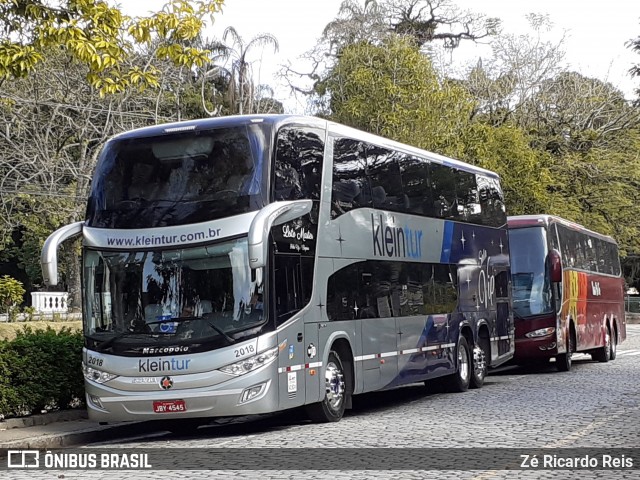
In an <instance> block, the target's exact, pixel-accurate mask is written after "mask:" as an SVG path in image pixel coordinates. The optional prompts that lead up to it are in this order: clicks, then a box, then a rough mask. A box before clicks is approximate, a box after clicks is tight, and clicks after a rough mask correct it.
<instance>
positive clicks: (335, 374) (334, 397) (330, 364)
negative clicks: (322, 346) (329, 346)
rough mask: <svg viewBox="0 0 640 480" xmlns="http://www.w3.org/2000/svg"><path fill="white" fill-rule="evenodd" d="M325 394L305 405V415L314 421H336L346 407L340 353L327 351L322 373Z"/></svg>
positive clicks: (345, 392)
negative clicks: (320, 398) (320, 399)
mask: <svg viewBox="0 0 640 480" xmlns="http://www.w3.org/2000/svg"><path fill="white" fill-rule="evenodd" d="M324 383H325V395H324V398H323V400H322V401H320V402H318V403H313V404H311V405H307V407H306V410H307V415H308V416H309V418H310V419H311V420H312V421H314V422H337V421H338V420H340V419H341V418H342V416H343V415H344V410H345V407H346V395H347V390H346V383H345V377H344V368H343V366H342V360H340V355H338V353H337V352H336V351H334V350H332V351H331V352H329V358H328V360H327V366H326V368H325V374H324Z"/></svg>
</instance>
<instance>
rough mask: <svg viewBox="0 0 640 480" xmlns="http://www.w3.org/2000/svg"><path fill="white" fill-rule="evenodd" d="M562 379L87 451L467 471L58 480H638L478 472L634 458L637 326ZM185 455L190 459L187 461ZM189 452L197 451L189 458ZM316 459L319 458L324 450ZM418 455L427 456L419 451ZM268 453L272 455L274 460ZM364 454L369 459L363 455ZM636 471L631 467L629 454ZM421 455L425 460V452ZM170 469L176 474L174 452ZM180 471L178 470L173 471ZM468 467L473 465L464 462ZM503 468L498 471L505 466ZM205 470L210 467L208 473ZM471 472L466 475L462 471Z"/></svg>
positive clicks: (423, 396)
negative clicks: (405, 455)
mask: <svg viewBox="0 0 640 480" xmlns="http://www.w3.org/2000/svg"><path fill="white" fill-rule="evenodd" d="M574 360H575V362H574V368H573V370H572V371H571V372H569V373H557V372H556V371H555V369H554V368H553V366H552V365H551V364H550V365H549V367H545V368H540V369H532V370H525V369H522V368H518V367H510V368H503V369H501V370H500V371H498V372H494V373H493V374H492V375H491V376H490V377H488V379H487V381H486V383H485V386H484V387H483V388H482V389H480V390H469V391H468V392H465V393H462V394H445V393H433V392H427V391H426V390H425V388H424V387H422V386H410V387H405V388H402V389H399V390H396V391H393V392H384V393H376V394H370V395H364V396H360V397H356V398H355V399H354V407H355V408H354V409H353V410H352V411H350V412H348V413H347V416H346V417H345V418H344V419H343V420H342V421H341V422H339V423H334V424H321V425H319V424H312V423H309V422H306V421H305V420H304V419H303V418H302V417H301V416H300V415H297V414H296V413H295V412H294V413H290V412H289V413H286V414H282V415H278V416H274V417H271V418H262V419H258V420H253V421H246V420H245V421H241V422H235V423H230V424H227V425H214V426H211V427H206V428H201V429H199V430H198V431H197V432H196V433H195V434H193V435H190V436H182V437H179V436H174V435H171V434H168V433H167V432H158V433H157V434H154V435H147V436H144V437H140V438H130V439H126V440H122V439H119V440H113V441H112V442H108V443H102V444H94V445H90V447H92V448H96V449H97V450H96V451H100V450H101V449H106V448H111V447H127V448H135V449H142V448H189V449H199V448H225V449H226V448H233V449H234V452H235V453H236V454H237V455H238V456H239V459H240V457H241V453H242V452H241V451H240V450H235V449H246V448H267V447H272V448H280V447H295V448H298V447H317V448H321V447H342V448H369V447H376V448H379V447H396V448H407V447H412V448H433V447H455V448H472V449H473V450H469V452H468V453H469V455H472V456H474V457H475V458H474V459H473V461H472V462H471V463H470V464H469V463H467V465H475V467H472V468H474V470H473V471H470V470H467V471H450V470H449V471H441V472H434V471H344V470H342V471H326V470H323V471H318V470H316V471H269V470H267V471H241V472H237V471H236V472H231V471H214V472H211V471H205V470H204V466H206V465H208V464H207V460H206V459H205V458H202V457H200V459H199V460H195V461H196V462H202V465H203V470H184V471H180V470H172V471H164V472H151V471H144V472H139V471H137V472H124V471H104V470H102V471H100V472H93V473H87V472H82V471H66V472H64V477H62V478H65V479H72V478H92V477H95V476H96V473H98V474H99V477H100V478H104V479H131V478H157V477H158V476H159V475H161V476H162V477H163V478H169V477H170V478H229V477H231V476H233V477H239V478H251V479H253V478H264V479H270V478H305V479H314V478H362V479H365V478H367V479H368V478H465V479H466V478H469V479H471V478H473V479H478V480H480V479H482V480H484V479H489V478H514V477H517V478H553V479H563V478H607V479H608V478H640V464H638V465H636V467H637V468H638V469H637V470H618V471H611V470H609V471H584V470H582V471H575V470H564V471H548V470H547V471H540V470H538V471H513V470H504V468H497V469H487V468H486V465H490V463H489V462H488V460H487V455H489V456H491V455H493V454H494V453H495V452H492V451H491V448H495V447H498V448H522V449H525V451H531V452H532V453H536V449H539V448H562V447H564V448H579V447H585V448H586V447H598V448H603V447H612V448H639V449H640V325H630V326H629V328H628V339H627V341H626V342H625V343H624V344H622V345H620V346H619V350H618V358H617V359H616V360H615V361H614V362H610V363H608V364H602V363H598V362H593V361H591V359H590V357H588V356H586V355H577V356H576V357H574ZM193 451H194V450H190V452H193ZM196 452H197V451H196ZM317 452H318V454H321V455H327V454H330V452H329V453H327V452H326V451H324V450H322V451H321V450H317ZM426 452H428V451H426ZM276 453H277V452H276ZM368 453H370V452H368ZM638 453H639V455H637V459H638V461H637V463H640V450H638ZM427 454H428V453H427ZM174 455H175V456H176V458H173V459H172V460H173V461H175V464H176V465H177V466H176V468H179V465H181V464H183V465H184V460H183V459H181V458H180V455H181V453H180V452H174ZM273 461H274V462H275V461H277V460H275V459H274V460H273ZM181 462H182V463H181ZM474 462H475V463H474ZM509 465H512V464H511V463H506V464H505V467H508V466H509ZM208 466H210V465H208ZM469 468H471V467H469ZM12 473H16V475H13V476H12V478H16V479H18V478H30V479H33V478H61V477H59V475H60V473H61V472H59V471H58V472H53V471H52V472H37V473H36V472H30V474H29V475H24V476H22V475H21V474H22V472H12Z"/></svg>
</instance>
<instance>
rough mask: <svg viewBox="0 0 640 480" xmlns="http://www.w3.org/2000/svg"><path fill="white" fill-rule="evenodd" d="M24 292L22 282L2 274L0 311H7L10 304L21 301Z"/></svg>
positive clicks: (0, 279)
mask: <svg viewBox="0 0 640 480" xmlns="http://www.w3.org/2000/svg"><path fill="white" fill-rule="evenodd" d="M24 293H25V290H24V288H22V283H20V282H19V281H17V280H15V279H13V278H11V277H10V276H9V275H4V276H2V278H0V311H1V312H8V311H9V309H10V308H11V307H12V306H14V305H17V304H20V303H22V299H23V296H24Z"/></svg>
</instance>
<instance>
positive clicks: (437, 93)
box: [319, 36, 551, 214]
mask: <svg viewBox="0 0 640 480" xmlns="http://www.w3.org/2000/svg"><path fill="white" fill-rule="evenodd" d="M319 87H321V88H323V89H324V90H323V91H322V92H320V93H321V94H323V95H326V96H327V98H329V99H330V100H329V104H328V105H329V107H330V109H329V110H328V111H327V112H325V113H326V115H328V116H329V117H330V118H331V119H332V120H335V121H337V122H340V123H345V124H347V125H349V126H352V127H356V128H360V129H362V130H365V131H368V132H371V133H374V134H378V135H382V136H385V137H388V138H391V139H393V140H397V141H400V142H404V143H408V144H410V145H415V146H417V147H420V148H424V149H426V150H431V151H434V152H437V153H441V154H445V155H449V156H453V157H456V158H459V159H461V160H466V161H468V162H469V163H472V164H476V165H479V166H482V167H485V168H488V169H491V170H494V171H496V172H498V173H499V174H500V175H501V177H502V184H503V188H504V190H505V197H506V201H507V207H508V209H509V210H508V211H509V212H511V213H514V214H516V213H538V212H540V211H544V210H546V208H547V207H548V206H549V204H550V202H551V201H550V199H549V197H548V195H547V188H548V185H549V183H550V180H551V179H550V173H549V168H548V162H549V158H548V156H547V155H545V154H544V153H541V152H538V151H535V150H533V149H532V148H531V147H530V145H529V143H530V139H529V138H528V137H527V135H526V134H525V133H524V132H522V131H521V130H520V129H518V128H516V127H514V126H503V127H500V128H494V127H491V126H489V125H487V124H484V123H481V122H474V121H472V120H471V112H472V110H473V109H474V106H475V105H474V102H473V99H472V98H471V97H470V96H469V95H468V93H467V92H466V91H465V89H464V88H462V87H461V86H460V85H459V84H458V83H457V82H449V81H440V80H439V79H438V77H437V76H436V73H435V71H434V69H433V67H432V66H431V62H430V61H429V59H428V58H427V57H425V56H424V55H422V54H421V53H420V50H419V48H418V47H417V46H416V45H415V44H414V43H413V42H411V41H409V40H407V39H406V38H401V37H398V36H395V37H389V39H388V40H387V41H386V42H384V43H383V44H382V45H371V44H368V43H364V42H361V43H359V44H355V45H350V46H348V47H346V48H345V49H344V50H343V52H342V55H341V56H340V58H339V60H338V62H337V64H336V66H335V67H334V69H333V70H332V71H331V72H330V74H329V75H328V77H327V80H326V81H325V82H322V83H321V84H319Z"/></svg>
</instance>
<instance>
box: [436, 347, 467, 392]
mask: <svg viewBox="0 0 640 480" xmlns="http://www.w3.org/2000/svg"><path fill="white" fill-rule="evenodd" d="M457 353H458V359H457V360H458V361H457V365H456V366H457V368H456V373H454V374H453V375H449V376H447V377H444V378H443V379H442V381H443V385H444V387H445V389H446V390H447V391H449V392H466V391H467V389H468V388H469V383H470V382H471V368H472V362H471V354H470V351H469V344H468V343H467V339H466V338H464V337H463V336H462V335H461V336H460V338H459V339H458V348H457Z"/></svg>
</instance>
